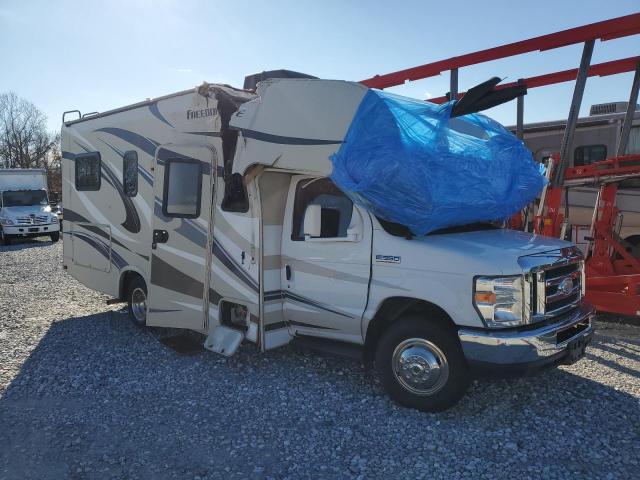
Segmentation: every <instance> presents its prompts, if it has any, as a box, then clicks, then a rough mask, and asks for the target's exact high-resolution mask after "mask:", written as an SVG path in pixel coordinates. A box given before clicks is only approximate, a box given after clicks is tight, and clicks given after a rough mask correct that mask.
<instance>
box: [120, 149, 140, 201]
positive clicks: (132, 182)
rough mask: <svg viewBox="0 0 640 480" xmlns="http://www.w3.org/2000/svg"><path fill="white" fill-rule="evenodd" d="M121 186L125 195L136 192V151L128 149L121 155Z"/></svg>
mask: <svg viewBox="0 0 640 480" xmlns="http://www.w3.org/2000/svg"><path fill="white" fill-rule="evenodd" d="M122 187H123V188H124V194H125V195H126V196H127V197H135V196H136V195H137V194H138V152H136V151H135V150H128V151H126V152H124V157H122Z"/></svg>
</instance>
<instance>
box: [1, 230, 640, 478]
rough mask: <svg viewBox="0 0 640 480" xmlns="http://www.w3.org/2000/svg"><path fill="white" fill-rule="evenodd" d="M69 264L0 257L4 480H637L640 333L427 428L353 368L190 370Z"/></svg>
mask: <svg viewBox="0 0 640 480" xmlns="http://www.w3.org/2000/svg"><path fill="white" fill-rule="evenodd" d="M61 256H62V242H60V243H58V244H57V245H52V244H51V243H49V242H44V241H31V242H24V243H21V244H17V245H12V246H9V247H0V478H1V479H14V478H15V479H24V478H38V479H41V478H51V479H62V478H71V479H85V478H87V479H90V478H123V479H124V478H126V479H134V478H154V479H155V478H181V479H182V478H191V479H197V478H200V479H204V478H225V479H226V478H256V479H257V478H274V479H275V478H277V479H283V478H290V479H297V478H318V477H321V478H390V477H393V478H411V479H413V478H430V479H431V478H433V479H437V478H443V479H456V478H473V479H478V478H491V479H493V478H505V479H506V478H508V479H514V478H517V479H518V480H524V479H527V478H531V479H533V478H573V477H576V476H579V477H580V478H612V479H619V478H638V475H639V472H640V372H639V371H640V327H638V326H635V327H634V326H624V325H622V326H621V325H619V324H614V323H609V322H608V323H600V324H599V325H598V326H599V331H598V334H597V335H596V338H595V340H594V344H593V346H592V347H591V348H589V350H588V356H587V358H586V359H584V360H582V361H580V362H579V363H577V364H576V365H573V366H570V367H560V368H559V369H556V370H552V371H548V372H545V373H544V374H542V375H539V376H537V377H534V378H528V379H517V380H494V381H489V380H482V381H479V382H475V384H474V385H473V386H472V388H471V390H470V391H469V393H468V395H467V396H466V398H465V399H464V400H463V401H462V402H461V403H460V404H459V405H458V406H457V407H456V408H453V409H451V410H449V411H447V412H445V413H442V414H425V413H420V412H417V411H412V410H408V409H405V408H402V407H398V406H396V405H395V404H393V403H392V402H391V401H390V400H389V399H388V398H387V397H386V395H385V394H384V392H383V391H382V389H381V387H380V386H379V385H378V384H377V383H376V382H375V379H374V378H373V375H372V373H371V372H369V371H368V370H366V369H365V368H364V367H363V366H362V365H360V364H358V363H357V362H353V361H349V360H343V359H336V358H330V357H322V356H317V355H314V354H309V353H306V352H302V351H296V350H294V349H293V348H289V347H285V348H282V349H280V350H276V351H273V352H270V353H267V354H265V355H262V354H260V353H259V352H258V351H257V350H256V349H255V348H254V347H253V346H252V345H244V346H242V347H241V349H240V351H239V352H238V353H237V354H236V355H235V356H234V357H232V358H230V359H225V358H222V357H220V356H217V355H215V354H213V353H211V352H206V351H202V352H197V353H195V354H192V355H179V354H177V353H176V352H175V351H173V350H172V349H170V348H169V347H167V346H165V345H164V344H162V343H160V341H159V339H160V338H161V337H162V336H163V335H166V333H165V332H163V331H161V330H155V329H150V330H142V329H138V328H136V327H134V326H133V325H132V324H131V323H130V322H129V321H128V319H127V316H126V314H124V313H123V311H122V310H121V307H120V306H107V305H106V304H105V300H106V297H105V296H104V295H101V294H98V293H96V292H93V291H91V290H88V289H87V288H85V287H83V286H81V285H80V284H79V283H77V282H76V281H75V280H74V279H72V278H71V277H70V276H69V275H67V274H66V273H65V272H64V271H63V270H62V269H61Z"/></svg>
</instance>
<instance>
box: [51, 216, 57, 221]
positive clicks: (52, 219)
mask: <svg viewBox="0 0 640 480" xmlns="http://www.w3.org/2000/svg"><path fill="white" fill-rule="evenodd" d="M51 221H52V222H53V223H58V217H57V215H51Z"/></svg>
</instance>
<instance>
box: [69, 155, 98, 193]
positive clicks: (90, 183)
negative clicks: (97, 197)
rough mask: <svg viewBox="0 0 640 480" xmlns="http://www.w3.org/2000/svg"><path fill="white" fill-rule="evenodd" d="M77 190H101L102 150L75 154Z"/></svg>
mask: <svg viewBox="0 0 640 480" xmlns="http://www.w3.org/2000/svg"><path fill="white" fill-rule="evenodd" d="M74 163H75V167H76V190H78V191H80V192H82V191H98V190H100V163H101V160H100V152H91V153H82V154H80V155H76V156H75V162H74Z"/></svg>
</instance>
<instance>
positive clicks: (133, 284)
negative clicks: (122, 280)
mask: <svg viewBox="0 0 640 480" xmlns="http://www.w3.org/2000/svg"><path fill="white" fill-rule="evenodd" d="M140 291H142V292H144V304H145V306H144V310H145V311H144V315H143V316H141V314H140V310H139V308H138V307H137V306H138V305H139V302H140V297H139V295H140ZM126 295H127V297H126V300H127V303H128V305H129V318H131V321H132V322H133V323H134V324H135V325H137V326H138V327H145V326H146V324H147V315H146V308H147V307H146V299H147V284H146V283H145V282H144V280H143V279H142V277H140V276H135V277H134V278H133V279H132V280H131V281H130V282H129V284H128V285H127V291H126Z"/></svg>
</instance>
